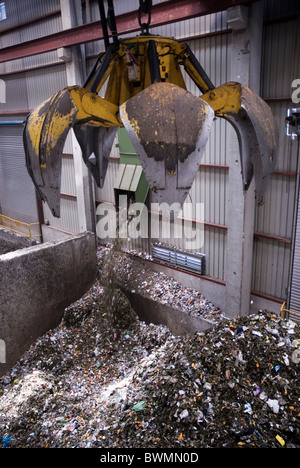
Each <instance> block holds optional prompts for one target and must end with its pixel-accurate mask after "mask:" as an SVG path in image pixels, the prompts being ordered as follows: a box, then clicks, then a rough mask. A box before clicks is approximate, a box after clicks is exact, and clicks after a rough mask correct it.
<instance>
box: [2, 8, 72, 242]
mask: <svg viewBox="0 0 300 468" xmlns="http://www.w3.org/2000/svg"><path fill="white" fill-rule="evenodd" d="M5 6H6V12H7V20H5V21H3V22H0V46H1V47H8V46H11V45H14V44H18V43H21V42H26V41H29V40H32V39H36V38H39V37H42V36H45V35H48V34H53V33H55V32H58V31H61V29H62V20H61V14H60V0H50V1H47V2H41V1H40V0H24V1H18V0H7V1H6V2H5ZM37 18H39V21H34V20H35V19H37ZM31 21H32V22H31ZM15 26H18V28H16V29H12V28H14V27H15ZM0 76H1V79H3V80H4V81H5V83H6V103H5V104H0V120H18V121H19V120H23V119H24V118H25V116H26V114H27V113H28V112H30V111H31V110H32V109H34V108H35V107H36V106H37V105H39V104H40V103H41V102H42V101H44V100H45V99H47V98H48V97H50V96H52V95H53V94H54V93H56V92H57V91H59V90H61V89H63V88H64V87H65V86H67V77H66V70H65V64H64V63H63V62H61V61H60V60H59V59H58V56H57V52H56V51H53V52H47V53H44V54H38V55H34V56H32V57H25V58H23V59H18V60H14V61H11V62H5V63H1V64H0ZM4 129H7V127H3V131H6V130H4ZM21 149H22V147H21ZM0 151H1V148H0ZM2 151H5V149H4V148H3V147H2ZM24 161H25V159H24V154H23V162H24ZM24 177H27V173H25V176H24ZM30 188H32V189H33V185H32V184H31V186H30ZM61 192H62V198H61V212H62V216H61V218H60V219H57V218H54V217H53V216H52V214H51V212H50V210H49V208H48V206H47V204H45V203H43V209H44V217H45V218H46V219H48V220H49V222H50V225H51V226H53V227H57V228H60V229H62V230H64V231H67V232H74V233H76V232H78V230H79V227H78V226H79V223H78V210H77V200H76V186H75V174H74V164H73V156H72V144H71V139H70V137H68V139H67V142H66V144H65V147H64V154H63V161H62V187H61ZM0 200H1V198H0ZM12 211H13V210H12ZM20 216H21V215H20ZM20 219H21V218H20Z"/></svg>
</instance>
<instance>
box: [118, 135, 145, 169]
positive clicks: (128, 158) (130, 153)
mask: <svg viewBox="0 0 300 468" xmlns="http://www.w3.org/2000/svg"><path fill="white" fill-rule="evenodd" d="M118 139H119V150H120V163H121V164H135V165H137V166H140V165H141V163H140V160H139V158H138V157H137V154H136V152H135V149H134V147H133V145H132V143H131V141H130V139H129V136H128V133H127V132H126V130H125V128H119V130H118Z"/></svg>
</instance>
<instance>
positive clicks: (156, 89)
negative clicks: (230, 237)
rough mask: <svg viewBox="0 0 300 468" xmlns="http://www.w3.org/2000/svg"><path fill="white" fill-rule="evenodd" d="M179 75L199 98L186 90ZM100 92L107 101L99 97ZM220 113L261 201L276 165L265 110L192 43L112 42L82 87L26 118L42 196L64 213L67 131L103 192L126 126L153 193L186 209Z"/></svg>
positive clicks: (32, 170)
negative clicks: (216, 81)
mask: <svg viewBox="0 0 300 468" xmlns="http://www.w3.org/2000/svg"><path fill="white" fill-rule="evenodd" d="M182 69H184V70H185V71H186V72H187V73H188V75H189V76H190V77H191V79H192V80H193V81H194V82H195V83H196V85H197V87H198V88H199V91H200V93H201V96H194V95H193V94H191V93H189V92H187V90H186V85H185V81H184V78H183V74H182ZM104 86H105V88H104ZM103 89H105V93H104V98H102V97H100V96H99V94H98V93H100V92H101V90H103ZM215 117H220V118H224V119H226V120H227V121H229V122H230V123H231V124H232V125H233V126H234V128H235V130H236V132H237V135H238V140H239V143H240V152H241V167H242V180H243V185H244V188H245V190H246V189H247V187H248V186H249V185H250V183H251V180H252V178H253V177H254V179H255V183H256V196H257V201H258V202H259V203H261V202H262V201H263V198H264V194H265V191H266V188H267V185H268V179H269V177H270V174H271V173H272V171H273V170H274V165H275V162H276V141H277V131H276V125H275V120H274V118H273V116H272V113H271V111H270V108H269V107H268V106H267V104H266V103H265V102H264V101H263V100H262V99H261V98H260V97H259V96H257V95H256V94H255V93H253V92H252V91H251V90H249V89H248V88H247V87H245V86H243V85H242V84H240V83H226V84H224V85H222V86H220V87H218V88H215V87H214V85H213V84H212V83H211V81H210V79H209V78H208V76H207V75H206V73H205V71H204V70H203V69H202V67H201V65H200V64H199V63H198V61H197V59H196V58H195V56H194V54H193V53H192V51H191V50H190V48H189V47H188V45H187V44H183V43H179V42H178V41H176V40H175V39H171V38H168V37H161V36H152V35H147V34H142V35H141V36H137V37H133V38H129V39H128V38H126V39H125V40H123V41H119V43H118V47H116V44H115V43H114V45H110V46H108V48H107V51H106V53H105V54H104V55H103V54H102V55H101V57H99V59H98V61H97V62H96V64H95V66H94V67H93V69H92V71H91V73H90V75H89V77H88V78H87V80H86V83H85V85H84V86H83V87H80V86H73V87H68V88H65V89H64V90H62V91H60V92H59V93H57V94H56V95H55V96H53V97H52V98H50V99H48V100H47V101H45V102H44V103H42V104H41V105H40V106H39V107H37V108H36V109H35V110H34V111H33V112H32V113H31V114H30V115H29V116H28V118H27V121H26V125H25V129H24V148H25V153H26V165H27V169H28V172H29V174H30V176H31V178H32V180H33V182H34V184H35V186H36V188H37V190H38V193H39V194H40V196H41V198H42V199H43V200H45V201H46V202H47V203H48V205H49V207H50V209H51V211H52V213H53V214H54V215H55V216H60V209H59V206H60V174H61V158H62V151H63V147H64V144H65V140H66V137H67V134H68V132H69V130H70V129H71V128H73V129H74V132H75V135H76V138H77V140H78V142H79V144H80V146H81V149H82V154H83V159H84V161H85V163H86V165H87V167H88V168H89V169H90V171H91V172H92V174H93V176H94V178H95V180H96V182H97V184H98V186H100V187H101V186H102V185H103V182H104V179H105V174H106V170H107V165H108V158H109V154H110V151H111V147H112V144H113V141H114V138H115V135H116V131H117V129H118V127H123V126H124V127H125V129H126V130H127V132H128V134H129V137H130V139H131V141H132V143H133V146H134V147H135V149H136V151H137V155H138V157H139V158H140V161H141V164H142V167H143V170H144V172H145V175H146V178H147V180H148V183H149V186H150V187H151V188H152V190H153V197H154V198H155V199H156V200H158V201H160V202H162V201H166V202H168V203H169V204H171V203H174V202H178V203H180V204H182V203H183V202H184V200H185V197H186V196H187V194H188V192H189V190H190V188H191V185H192V183H193V180H194V178H195V175H196V172H197V170H198V167H199V164H200V161H201V157H202V154H203V152H204V149H205V146H206V143H207V139H208V136H209V133H210V129H211V126H212V122H213V120H214V118H215ZM92 159H93V160H92Z"/></svg>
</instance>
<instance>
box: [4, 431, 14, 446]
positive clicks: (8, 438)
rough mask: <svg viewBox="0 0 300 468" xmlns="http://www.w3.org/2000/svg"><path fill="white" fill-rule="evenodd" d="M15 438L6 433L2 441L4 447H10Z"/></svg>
mask: <svg viewBox="0 0 300 468" xmlns="http://www.w3.org/2000/svg"><path fill="white" fill-rule="evenodd" d="M12 440H13V437H12V436H9V435H8V434H5V435H4V436H3V437H2V443H3V445H4V448H9V446H10V443H11V441H12Z"/></svg>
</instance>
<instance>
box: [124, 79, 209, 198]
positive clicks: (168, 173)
mask: <svg viewBox="0 0 300 468" xmlns="http://www.w3.org/2000/svg"><path fill="white" fill-rule="evenodd" d="M120 116H121V119H122V122H123V124H124V126H125V128H126V130H127V132H128V134H129V137H130V139H131V142H132V144H133V146H134V148H135V150H136V152H137V155H138V157H139V159H140V161H141V164H142V167H143V170H144V172H145V175H146V178H147V180H148V183H149V186H150V188H151V189H152V192H153V198H154V200H156V201H157V202H158V203H161V202H166V203H168V204H169V205H171V204H172V203H174V202H177V203H179V204H180V205H182V204H183V202H184V200H185V198H186V196H187V194H188V192H189V190H190V188H191V186H192V183H193V181H194V178H195V176H196V173H197V171H198V168H199V165H200V161H201V158H202V155H203V152H204V149H205V146H206V143H207V139H208V136H209V133H210V129H211V125H212V122H213V119H214V111H213V109H212V108H211V106H210V105H208V104H207V103H205V102H204V101H203V100H202V99H201V98H198V97H196V96H194V95H193V94H191V93H189V92H187V91H186V90H184V89H182V88H180V87H178V86H176V85H174V84H171V83H154V84H153V85H151V86H149V87H148V88H146V89H145V90H144V91H142V92H140V93H139V94H137V95H136V96H134V97H133V98H131V99H129V100H128V101H127V102H126V103H124V104H123V105H122V106H121V107H120Z"/></svg>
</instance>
